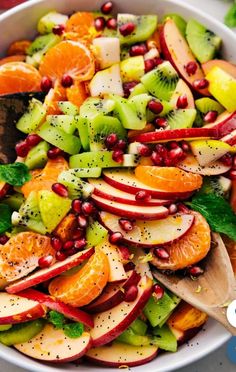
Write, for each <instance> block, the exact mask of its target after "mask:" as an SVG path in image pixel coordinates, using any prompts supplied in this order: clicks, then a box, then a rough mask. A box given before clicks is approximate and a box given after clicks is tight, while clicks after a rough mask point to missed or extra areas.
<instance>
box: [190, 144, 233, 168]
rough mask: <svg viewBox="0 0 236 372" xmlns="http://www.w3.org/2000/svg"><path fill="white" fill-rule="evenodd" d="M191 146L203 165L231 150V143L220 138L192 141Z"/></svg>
mask: <svg viewBox="0 0 236 372" xmlns="http://www.w3.org/2000/svg"><path fill="white" fill-rule="evenodd" d="M190 147H191V150H192V153H193V155H194V156H195V158H196V159H197V161H198V163H199V164H200V165H201V166H202V167H204V166H205V165H208V164H210V163H212V162H214V161H216V160H218V159H220V158H221V157H222V156H223V155H225V154H226V153H227V152H229V151H230V150H231V146H230V145H228V144H227V143H225V142H222V141H218V140H198V141H192V142H191V143H190Z"/></svg>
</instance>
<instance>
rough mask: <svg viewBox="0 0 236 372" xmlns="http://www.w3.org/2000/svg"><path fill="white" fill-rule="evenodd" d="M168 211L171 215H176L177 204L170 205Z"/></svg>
mask: <svg viewBox="0 0 236 372" xmlns="http://www.w3.org/2000/svg"><path fill="white" fill-rule="evenodd" d="M168 209H169V213H170V214H175V213H176V212H177V211H178V208H177V205H176V204H170V205H169V207H168Z"/></svg>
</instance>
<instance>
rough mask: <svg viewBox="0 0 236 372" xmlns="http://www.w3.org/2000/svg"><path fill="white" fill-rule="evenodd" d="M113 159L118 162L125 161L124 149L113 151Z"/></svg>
mask: <svg viewBox="0 0 236 372" xmlns="http://www.w3.org/2000/svg"><path fill="white" fill-rule="evenodd" d="M112 159H113V160H114V161H116V162H117V163H120V164H121V163H123V160H124V152H123V151H122V150H115V151H113V153H112Z"/></svg>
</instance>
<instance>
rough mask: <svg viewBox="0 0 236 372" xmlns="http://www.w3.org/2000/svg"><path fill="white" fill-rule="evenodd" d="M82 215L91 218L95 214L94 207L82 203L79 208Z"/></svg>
mask: <svg viewBox="0 0 236 372" xmlns="http://www.w3.org/2000/svg"><path fill="white" fill-rule="evenodd" d="M81 210H82V213H83V214H84V215H85V216H91V214H93V213H94V212H95V207H94V205H93V204H92V203H91V202H84V203H83V204H82V206H81Z"/></svg>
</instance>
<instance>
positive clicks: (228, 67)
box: [202, 59, 236, 79]
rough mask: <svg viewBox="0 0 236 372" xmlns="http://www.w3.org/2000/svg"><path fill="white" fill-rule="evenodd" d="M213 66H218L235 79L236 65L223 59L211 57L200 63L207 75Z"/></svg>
mask: <svg viewBox="0 0 236 372" xmlns="http://www.w3.org/2000/svg"><path fill="white" fill-rule="evenodd" d="M214 67H219V68H221V69H222V70H224V71H225V72H227V73H228V74H230V75H232V76H233V77H234V78H235V79H236V65H234V64H233V63H230V62H228V61H224V60H223V59H212V60H211V61H208V62H205V63H202V69H203V72H204V74H205V75H207V74H208V73H209V72H210V71H211V70H212V69H213V68H214Z"/></svg>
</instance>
